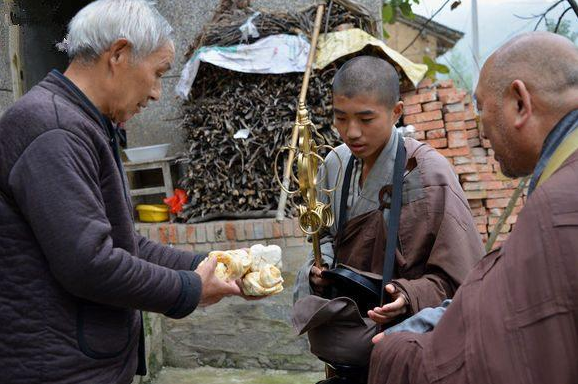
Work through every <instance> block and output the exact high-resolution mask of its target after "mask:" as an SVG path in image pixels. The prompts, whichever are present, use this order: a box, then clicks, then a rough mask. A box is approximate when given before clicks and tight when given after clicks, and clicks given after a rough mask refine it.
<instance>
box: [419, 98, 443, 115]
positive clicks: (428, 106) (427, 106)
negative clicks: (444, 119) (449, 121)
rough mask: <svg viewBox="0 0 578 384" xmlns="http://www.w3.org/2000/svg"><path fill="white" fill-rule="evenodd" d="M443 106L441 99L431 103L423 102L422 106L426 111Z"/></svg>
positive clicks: (435, 109)
mask: <svg viewBox="0 0 578 384" xmlns="http://www.w3.org/2000/svg"><path fill="white" fill-rule="evenodd" d="M442 106H443V104H442V103H441V102H439V101H430V102H429V103H425V104H422V105H421V108H422V109H423V111H424V112H429V111H437V110H439V109H442Z"/></svg>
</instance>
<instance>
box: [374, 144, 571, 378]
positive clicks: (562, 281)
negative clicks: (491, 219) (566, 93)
mask: <svg viewBox="0 0 578 384" xmlns="http://www.w3.org/2000/svg"><path fill="white" fill-rule="evenodd" d="M369 382H370V383H371V384H378V383H379V384H385V383H387V384H407V383H412V384H422V383H452V384H453V383H455V384H467V383H472V384H499V383H508V384H510V383H524V384H539V383H540V384H541V383H551V384H571V383H577V382H578V152H576V153H574V154H573V155H572V156H571V157H570V158H569V159H568V160H567V161H566V162H565V163H564V164H563V165H562V167H561V168H560V169H559V170H558V171H557V172H556V173H555V174H554V175H552V177H551V178H550V179H548V181H546V182H545V183H544V184H543V185H541V186H540V187H538V188H537V189H536V190H535V191H534V192H533V194H532V195H531V196H530V198H529V199H528V202H527V204H526V206H525V207H524V209H523V210H522V212H521V213H520V216H519V217H518V223H517V224H516V227H515V229H514V231H513V232H512V234H511V235H510V238H509V239H508V241H507V242H506V243H505V245H504V246H503V247H502V249H501V250H499V251H495V252H493V253H490V254H489V255H487V256H486V257H485V258H484V259H482V260H481V261H480V262H479V263H478V265H477V266H476V267H475V268H474V270H473V271H472V272H471V273H470V274H469V275H468V277H467V278H466V280H465V281H464V283H463V284H462V285H461V287H460V289H459V290H458V291H457V293H456V295H455V297H454V301H453V303H452V304H451V305H450V306H449V308H448V310H447V311H446V313H445V314H444V316H443V317H442V319H441V320H440V322H439V323H438V325H437V327H436V328H435V329H434V330H433V331H432V332H430V333H426V334H413V333H397V334H393V335H389V336H386V337H385V339H384V340H383V341H382V342H380V343H379V344H377V345H376V346H375V348H374V349H373V353H372V358H371V372H370V377H369Z"/></svg>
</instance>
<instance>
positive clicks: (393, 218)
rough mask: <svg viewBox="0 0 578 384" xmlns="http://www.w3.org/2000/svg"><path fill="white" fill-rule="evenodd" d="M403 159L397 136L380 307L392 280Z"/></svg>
mask: <svg viewBox="0 0 578 384" xmlns="http://www.w3.org/2000/svg"><path fill="white" fill-rule="evenodd" d="M405 157H406V151H405V144H404V140H403V137H402V136H401V135H399V140H398V142H397V151H396V153H395V165H394V167H393V182H392V184H393V193H392V196H391V208H390V210H389V219H388V225H387V243H386V245H385V261H384V263H383V278H382V281H381V299H380V306H383V304H384V299H385V297H384V294H385V285H386V284H387V283H389V282H390V281H391V279H392V278H393V268H394V265H395V249H396V248H397V232H398V229H399V218H400V216H401V196H402V186H403V171H404V168H405Z"/></svg>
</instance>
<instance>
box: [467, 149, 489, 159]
mask: <svg viewBox="0 0 578 384" xmlns="http://www.w3.org/2000/svg"><path fill="white" fill-rule="evenodd" d="M471 152H472V155H473V156H475V157H484V156H486V155H487V154H488V152H487V150H485V149H484V148H472V151H471Z"/></svg>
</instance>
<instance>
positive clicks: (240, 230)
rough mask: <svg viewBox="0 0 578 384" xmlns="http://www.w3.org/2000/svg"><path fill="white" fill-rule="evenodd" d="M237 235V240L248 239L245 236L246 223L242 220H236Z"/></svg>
mask: <svg viewBox="0 0 578 384" xmlns="http://www.w3.org/2000/svg"><path fill="white" fill-rule="evenodd" d="M235 235H236V236H237V241H244V240H246V239H247V237H246V236H245V223H244V222H243V221H242V220H237V221H235Z"/></svg>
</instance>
